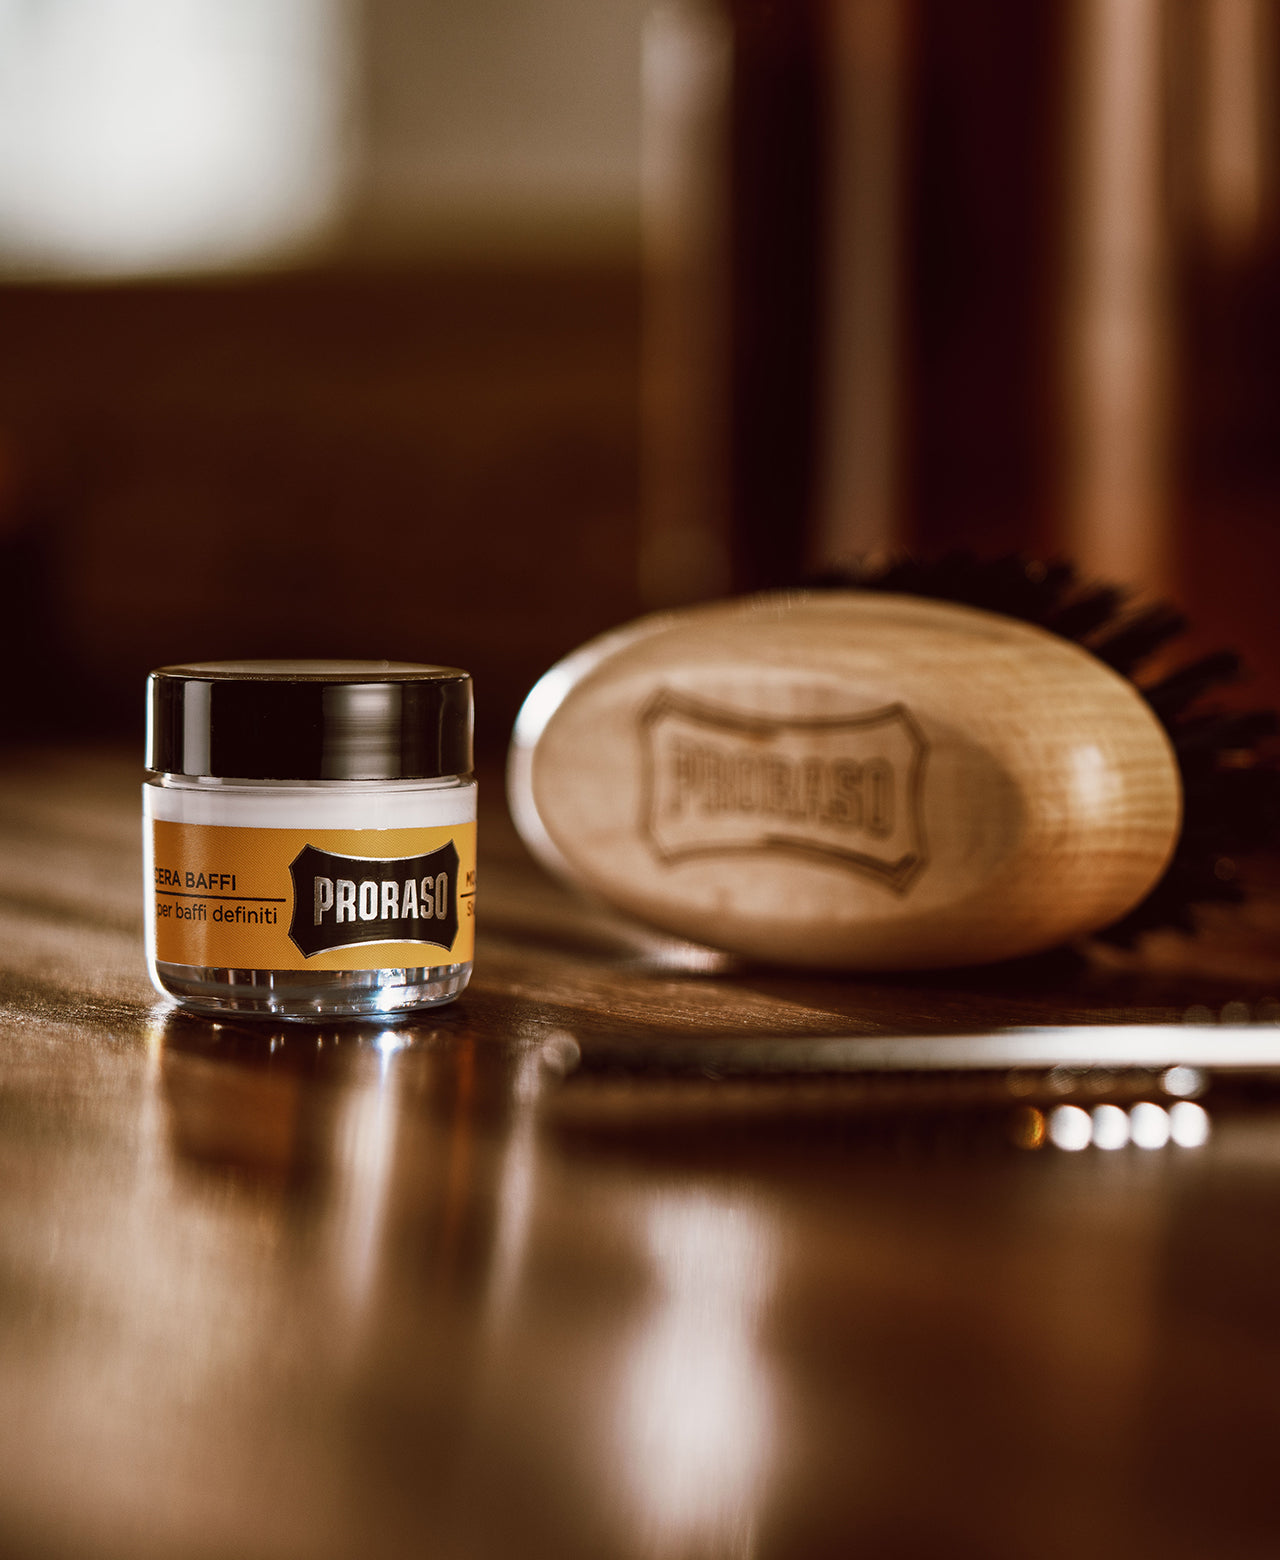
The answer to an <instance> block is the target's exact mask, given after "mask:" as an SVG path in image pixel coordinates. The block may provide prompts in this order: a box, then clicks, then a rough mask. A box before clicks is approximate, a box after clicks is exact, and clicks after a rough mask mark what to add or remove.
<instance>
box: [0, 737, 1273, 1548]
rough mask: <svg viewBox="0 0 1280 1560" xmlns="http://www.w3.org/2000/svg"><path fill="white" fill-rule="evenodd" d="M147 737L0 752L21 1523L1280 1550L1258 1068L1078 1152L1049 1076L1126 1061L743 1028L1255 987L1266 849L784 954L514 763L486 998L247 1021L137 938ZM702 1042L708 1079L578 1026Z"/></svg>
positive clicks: (248, 1533)
mask: <svg viewBox="0 0 1280 1560" xmlns="http://www.w3.org/2000/svg"><path fill="white" fill-rule="evenodd" d="M139 780H140V774H139V773H138V771H137V769H136V767H135V766H134V764H133V763H132V761H131V760H130V759H129V758H128V757H127V756H125V757H120V756H116V755H111V754H103V753H69V752H57V753H30V754H24V755H10V756H8V757H7V758H6V759H5V760H4V761H3V763H2V764H0V1318H2V1325H0V1404H3V1413H0V1553H3V1554H4V1555H6V1556H10V1555H12V1556H22V1557H25V1556H33V1557H64V1556H65V1557H72V1556H74V1557H77V1560H82V1557H90V1560H115V1557H125V1556H128V1557H142V1560H145V1557H150V1556H157V1557H159V1556H165V1557H171V1556H192V1557H200V1560H204V1557H215V1556H231V1555H235V1556H239V1557H258V1556H261V1557H264V1560H265V1557H282V1556H299V1557H302V1556H306V1557H322V1560H323V1557H328V1556H334V1557H339V1556H351V1555H362V1556H366V1555H367V1556H388V1557H394V1556H400V1555H415V1556H417V1555H423V1554H431V1555H441V1556H490V1555H494V1556H497V1555H502V1556H506V1555H548V1556H557V1557H561V1556H563V1557H576V1556H583V1557H588V1556H589V1557H610V1556H618V1557H631V1556H637V1557H639V1556H715V1557H720V1556H759V1557H771V1556H779V1557H794V1556H809V1555H814V1556H826V1555H845V1554H866V1555H869V1556H875V1557H877V1560H882V1557H883V1560H895V1557H903V1560H908V1557H912V1560H913V1557H916V1556H924V1557H929V1556H938V1557H946V1560H955V1557H968V1556H974V1557H984V1560H986V1557H996V1560H1004V1557H1008V1560H1022V1557H1024V1556H1028V1555H1032V1554H1034V1555H1043V1556H1050V1557H1062V1560H1066V1557H1068V1556H1075V1555H1077V1554H1079V1553H1081V1552H1085V1553H1091V1554H1094V1555H1102V1556H1111V1555H1115V1556H1119V1555H1122V1554H1123V1555H1144V1556H1145V1555H1153V1556H1154V1555H1171V1556H1177V1557H1183V1556H1185V1557H1187V1560H1193V1557H1194V1560H1202V1557H1203V1556H1206V1555H1213V1556H1215V1557H1222V1556H1241V1557H1245V1556H1248V1557H1254V1556H1262V1555H1267V1554H1270V1553H1272V1552H1274V1548H1275V1531H1276V1521H1277V1516H1278V1515H1280V1513H1278V1512H1277V1504H1278V1503H1277V1498H1276V1496H1275V1495H1274V1493H1273V1488H1274V1481H1273V1478H1272V1474H1271V1462H1272V1460H1273V1458H1272V1451H1273V1448H1274V1446H1275V1443H1276V1436H1277V1432H1278V1431H1280V1323H1278V1322H1277V1316H1280V1259H1278V1258H1277V1256H1276V1254H1275V1247H1274V1242H1273V1241H1272V1239H1271V1235H1272V1231H1273V1228H1274V1227H1275V1225H1276V1221H1277V1216H1280V1113H1278V1112H1277V1110H1276V1099H1277V1096H1276V1094H1275V1092H1274V1090H1273V1089H1272V1087H1271V1084H1270V1080H1269V1079H1268V1078H1267V1077H1266V1076H1265V1075H1259V1076H1255V1077H1253V1078H1251V1079H1249V1080H1247V1081H1242V1082H1236V1083H1231V1082H1229V1081H1228V1082H1224V1083H1222V1084H1221V1085H1219V1083H1218V1082H1216V1081H1213V1080H1210V1081H1209V1085H1208V1088H1207V1092H1205V1093H1203V1094H1202V1095H1201V1096H1200V1099H1199V1105H1200V1107H1201V1108H1202V1109H1203V1110H1205V1111H1207V1113H1208V1122H1209V1124H1210V1127H1211V1131H1210V1135H1209V1137H1208V1141H1207V1142H1206V1143H1204V1145H1203V1146H1200V1147H1191V1146H1179V1145H1178V1144H1177V1143H1176V1142H1170V1143H1169V1144H1167V1145H1166V1146H1165V1147H1163V1148H1159V1149H1149V1150H1144V1149H1142V1148H1140V1147H1137V1146H1133V1145H1131V1146H1129V1147H1126V1148H1122V1149H1120V1150H1118V1151H1114V1152H1107V1151H1105V1150H1103V1149H1100V1148H1096V1147H1090V1148H1086V1149H1084V1150H1082V1151H1080V1152H1065V1151H1062V1150H1059V1149H1057V1148H1055V1147H1054V1146H1053V1143H1052V1141H1051V1140H1050V1139H1047V1138H1045V1137H1044V1135H1043V1134H1041V1137H1040V1138H1039V1139H1038V1140H1037V1138H1036V1136H1035V1134H1034V1133H1029V1132H1028V1122H1029V1121H1030V1120H1032V1119H1033V1118H1034V1117H1035V1115H1036V1114H1037V1113H1038V1115H1039V1119H1040V1121H1041V1123H1042V1124H1043V1123H1044V1122H1045V1121H1047V1120H1049V1119H1050V1118H1051V1116H1052V1112H1053V1110H1054V1109H1056V1108H1058V1107H1057V1106H1055V1103H1054V1101H1055V1098H1056V1099H1058V1100H1060V1101H1070V1102H1071V1103H1070V1105H1069V1108H1070V1109H1075V1110H1083V1109H1084V1108H1085V1107H1090V1106H1091V1104H1092V1103H1103V1104H1106V1103H1109V1102H1110V1101H1111V1100H1112V1094H1111V1093H1109V1092H1108V1088H1111V1089H1114V1090H1118V1091H1120V1093H1121V1094H1122V1092H1123V1091H1122V1090H1121V1085H1122V1084H1126V1080H1122V1079H1113V1080H1110V1082H1109V1083H1108V1080H1105V1079H1101V1080H1100V1079H1097V1078H1094V1079H1085V1078H1079V1077H1076V1078H1072V1077H1066V1078H1057V1079H1054V1078H1052V1077H1049V1076H1045V1077H1037V1078H1033V1079H1030V1080H1027V1079H1021V1080H1012V1079H1010V1078H1007V1077H1004V1076H992V1077H987V1078H985V1079H981V1080H978V1081H977V1082H974V1081H972V1080H971V1081H970V1082H968V1083H964V1082H963V1080H960V1079H958V1078H956V1077H953V1076H950V1075H947V1074H945V1073H944V1074H938V1075H936V1076H932V1077H923V1078H918V1079H915V1080H911V1079H904V1078H901V1077H896V1078H887V1079H884V1080H881V1081H880V1082H878V1083H877V1082H875V1081H874V1080H867V1079H865V1078H864V1079H858V1078H856V1077H841V1078H825V1079H824V1078H821V1077H819V1078H814V1077H805V1078H794V1079H792V1078H786V1077H773V1078H767V1079H766V1078H751V1077H745V1078H744V1077H734V1078H719V1077H716V1076H714V1074H715V1072H716V1068H715V1066H714V1056H713V1053H714V1049H715V1046H716V1045H717V1043H720V1042H722V1043H725V1044H727V1043H729V1042H730V1041H742V1040H744V1039H749V1038H752V1037H754V1038H757V1039H770V1038H771V1039H775V1040H776V1041H777V1042H778V1043H779V1044H783V1043H786V1042H787V1040H788V1039H789V1038H790V1039H793V1040H799V1039H803V1038H805V1037H809V1038H812V1037H816V1036H824V1035H826V1036H833V1035H841V1034H882V1035H893V1034H908V1033H917V1032H930V1033H935V1034H948V1033H952V1032H955V1033H956V1034H957V1035H962V1034H963V1033H965V1032H970V1031H974V1030H979V1029H984V1028H987V1027H990V1026H999V1025H1006V1024H1033V1023H1082V1024H1097V1023H1112V1022H1138V1023H1147V1024H1168V1023H1176V1022H1181V1021H1182V1020H1183V1018H1184V1017H1185V1015H1186V1014H1187V1012H1188V1010H1189V1009H1190V1010H1192V1013H1193V1016H1196V1017H1200V1018H1202V1019H1212V1018H1215V1017H1217V1016H1218V1015H1219V1014H1221V1013H1222V1011H1223V1008H1224V1005H1226V1004H1235V1006H1234V1007H1232V1008H1230V1010H1229V1015H1228V1016H1230V1017H1234V1018H1236V1019H1244V1020H1250V1021H1255V1022H1264V1023H1268V1022H1271V1020H1272V1017H1273V1014H1274V1011H1275V1009H1274V1004H1273V1002H1272V999H1273V998H1274V996H1275V993H1276V990H1277V989H1278V987H1280V935H1278V934H1277V929H1278V925H1280V916H1277V912H1276V900H1275V897H1274V895H1273V894H1271V895H1270V896H1269V894H1268V892H1267V891H1266V889H1265V885H1264V891H1263V893H1262V894H1261V896H1260V897H1259V898H1257V899H1256V900H1255V902H1254V904H1253V905H1252V907H1250V909H1249V910H1247V911H1246V912H1232V913H1228V912H1226V911H1221V912H1218V913H1217V914H1216V916H1215V917H1214V918H1213V919H1212V922H1211V924H1210V925H1209V926H1208V927H1207V929H1206V933H1205V936H1204V937H1203V938H1202V940H1201V941H1200V942H1199V943H1197V944H1195V945H1188V944H1186V943H1184V942H1179V941H1177V940H1174V939H1169V940H1166V941H1164V942H1161V943H1157V944H1156V945H1155V946H1154V947H1150V948H1148V949H1147V950H1145V951H1144V953H1143V954H1142V956H1141V957H1135V958H1131V959H1128V960H1127V961H1119V960H1115V959H1113V960H1111V961H1110V962H1109V963H1104V962H1099V961H1098V960H1096V959H1084V958H1081V957H1080V956H1078V955H1076V954H1072V953H1062V954H1055V955H1050V956H1046V957H1044V958H1042V959H1038V960H1034V961H1026V962H1023V963H1021V964H1017V965H1007V966H1003V967H993V968H988V969H983V970H974V971H969V972H952V973H950V974H947V975H924V976H901V977H895V978H892V979H888V980H877V981H869V980H859V979H836V978H809V977H804V978H799V977H795V976H790V975H785V974H779V973H776V972H770V971H766V970H763V969H757V968H750V967H748V966H745V965H735V964H732V963H730V962H729V961H727V960H723V959H720V958H717V957H715V956H707V955H705V954H701V953H699V952H697V951H696V950H691V949H688V948H686V947H684V946H682V945H679V944H676V943H671V942H661V941H658V940H656V939H653V938H651V937H649V936H648V934H645V933H642V932H638V931H635V930H633V929H632V928H631V927H630V926H629V925H627V924H626V923H624V922H622V921H621V920H617V919H615V918H613V917H612V916H611V915H610V914H608V913H607V912H604V911H601V910H599V909H598V908H595V907H591V906H587V905H585V904H584V903H582V902H579V901H578V900H576V899H574V898H573V897H571V896H570V895H569V894H568V892H567V891H565V890H563V889H561V888H560V887H558V886H557V885H555V884H554V883H552V882H551V881H550V880H549V879H547V878H545V877H544V876H542V875H541V873H540V872H539V871H538V869H537V868H535V867H534V866H533V864H532V863H531V862H530V861H529V860H528V859H527V857H526V856H525V855H524V853H523V851H522V849H521V847H520V845H519V843H518V841H517V840H516V839H515V836H514V834H513V832H512V831H511V829H510V825H509V824H508V823H507V821H506V819H505V815H504V814H503V811H502V808H501V803H500V785H499V784H498V783H497V782H496V778H495V779H485V780H483V781H482V794H483V797H484V802H483V806H484V812H483V813H482V824H481V841H482V844H481V850H482V855H481V894H482V903H481V912H480V947H479V952H478V959H477V968H476V976H475V980H474V983H473V986H472V988H471V989H470V991H469V992H468V993H467V994H466V996H465V997H464V998H463V999H462V1000H461V1001H459V1002H458V1003H457V1004H456V1005H455V1006H454V1007H452V1008H450V1009H445V1010H441V1011H440V1012H438V1013H436V1014H434V1015H432V1016H430V1017H429V1018H427V1019H425V1020H424V1021H422V1022H421V1023H419V1024H414V1025H407V1026H403V1027H400V1028H396V1029H392V1030H378V1029H376V1028H371V1027H367V1026H328V1027H312V1026H289V1027H286V1026H279V1027H273V1026H272V1025H270V1024H267V1025H265V1026H264V1025H254V1026H251V1025H247V1024H244V1025H224V1026H221V1027H219V1026H217V1025H215V1024H213V1023H210V1022H207V1021H205V1020H202V1019H197V1018H193V1017H187V1016H184V1015H182V1014H181V1013H180V1012H179V1011H178V1010H176V1009H173V1008H171V1007H169V1006H168V1005H167V1004H165V1003H163V1002H162V1001H161V1000H160V999H159V998H158V997H156V996H155V995H154V994H153V993H152V992H151V991H150V988H149V986H148V985H147V983H146V979H145V975H144V973H143V968H142V953H141V923H142V916H141V881H140V876H141V873H140V847H139V837H140V826H139V807H138V782H139ZM692 1038H699V1039H701V1040H703V1041H705V1042H706V1044H707V1046H708V1047H709V1052H708V1055H709V1057H711V1058H712V1061H711V1064H710V1065H709V1066H708V1068H707V1069H706V1073H707V1076H701V1077H699V1076H691V1077H689V1076H686V1077H674V1076H670V1077H669V1076H662V1075H661V1073H660V1071H657V1072H654V1073H653V1074H652V1075H650V1074H649V1073H647V1072H645V1071H643V1070H639V1071H636V1070H632V1071H628V1070H626V1069H625V1068H623V1069H618V1068H616V1067H614V1068H611V1067H604V1068H593V1067H591V1066H584V1067H582V1068H580V1069H578V1070H577V1071H575V1072H570V1073H568V1074H567V1075H566V1074H565V1073H564V1069H563V1067H561V1066H560V1065H559V1063H558V1061H557V1058H563V1057H564V1056H565V1055H568V1054H570V1053H571V1052H572V1051H573V1050H574V1049H575V1048H576V1051H577V1052H578V1053H580V1054H581V1055H582V1056H583V1058H584V1060H587V1061H590V1060H591V1058H592V1056H593V1054H595V1055H596V1056H597V1058H598V1056H599V1055H600V1054H604V1053H606V1052H607V1051H608V1049H609V1047H617V1046H618V1045H620V1044H622V1043H624V1042H625V1044H626V1045H631V1046H634V1045H635V1044H636V1043H637V1042H638V1041H643V1042H644V1045H645V1050H646V1054H649V1055H652V1054H657V1053H660V1052H661V1049H662V1046H663V1043H664V1039H665V1040H667V1041H669V1042H670V1043H673V1044H674V1043H676V1042H680V1043H682V1044H687V1043H688V1042H689V1041H690V1040H691V1039H692ZM593 1048H594V1052H593ZM1138 1082H1139V1083H1140V1082H1141V1080H1139V1081H1138ZM1011 1084H1015V1085H1016V1089H1014V1088H1011V1086H1010V1085H1011ZM1127 1085H1132V1086H1134V1087H1137V1085H1135V1083H1134V1080H1133V1079H1128V1080H1127ZM1155 1086H1156V1080H1154V1079H1153V1080H1151V1088H1152V1089H1153V1090H1154V1089H1155ZM1091 1089H1092V1090H1093V1091H1094V1093H1093V1095H1092V1096H1091V1095H1090V1094H1089V1090H1091ZM1019 1090H1020V1091H1021V1092H1017V1091H1019ZM1055 1090H1058V1091H1060V1092H1059V1093H1058V1094H1056V1095H1055V1093H1054V1091H1055ZM1141 1092H1142V1091H1141V1088H1138V1093H1139V1094H1141ZM1117 1097H1118V1098H1119V1097H1120V1094H1118V1095H1117ZM1130 1099H1131V1096H1125V1097H1124V1098H1123V1099H1122V1104H1124V1105H1126V1106H1127V1105H1128V1104H1129V1103H1130ZM1145 1102H1146V1103H1154V1102H1155V1095H1154V1094H1152V1095H1151V1097H1150V1098H1149V1099H1146V1101H1145ZM1166 1103H1167V1102H1166ZM1117 1108H1119V1107H1117ZM1037 1141H1039V1142H1040V1143H1041V1146H1040V1147H1039V1148H1035V1147H1034V1144H1035V1143H1036V1142H1037Z"/></svg>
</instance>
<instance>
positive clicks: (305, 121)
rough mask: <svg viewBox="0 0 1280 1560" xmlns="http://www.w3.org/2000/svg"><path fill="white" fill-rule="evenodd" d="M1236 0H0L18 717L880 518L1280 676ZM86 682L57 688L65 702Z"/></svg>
mask: <svg viewBox="0 0 1280 1560" xmlns="http://www.w3.org/2000/svg"><path fill="white" fill-rule="evenodd" d="M1278 83H1280V14H1278V13H1277V11H1276V9H1275V7H1274V6H1273V5H1272V4H1271V3H1270V0H1177V3H1175V0H1163V3H1162V0H1044V3H1042V4H1038V5H1034V6H1029V5H1026V4H1025V3H1024V0H967V3H966V4H964V5H956V4H954V3H953V0H787V3H783V0H776V3H775V0H669V3H663V4H657V5H655V4H653V3H651V0H608V3H607V4H605V5H600V4H598V3H595V0H471V3H470V4H468V5H466V6H456V5H455V6H445V5H443V4H440V3H434V0H432V3H423V0H0V589H2V590H3V611H2V613H0V647H2V648H3V650H4V652H5V654H6V664H7V667H8V670H9V676H8V677H7V678H6V685H5V688H4V692H3V694H0V742H3V741H7V740H14V739H26V738H30V737H39V736H44V735H49V734H58V735H65V736H75V735H78V734H92V735H97V736H110V737H118V738H120V739H121V740H135V739H136V738H137V737H138V735H139V734H140V729H141V702H142V701H141V691H142V681H143V678H144V677H145V674H146V672H147V671H148V669H149V668H150V667H152V666H155V665H159V664H162V663H164V662H169V661H174V660H182V659H191V658H213V657H229V656H246V655H361V656H384V655H385V656H391V657H403V658H410V659H421V660H435V661H444V662H449V663H453V664H458V665H463V666H466V667H468V668H470V669H471V670H472V671H473V672H474V673H475V674H476V678H477V689H478V720H479V736H480V741H481V746H482V748H484V749H486V750H487V751H488V752H490V753H497V752H499V751H500V750H501V748H502V746H503V745H504V743H505V741H506V737H507V733H508V730H509V726H510V721H511V719H512V718H513V716H514V714H515V711H516V708H517V706H518V703H519V700H520V698H521V696H522V694H523V693H524V691H525V690H526V689H527V688H528V686H529V685H530V683H531V682H532V681H533V680H534V679H535V678H536V677H537V676H538V675H539V674H540V673H541V672H542V671H543V670H545V668H546V667H547V665H549V664H550V662H551V661H553V660H554V659H555V658H556V657H557V656H559V655H561V654H563V653H564V652H565V651H567V650H569V649H571V648H572V647H573V646H574V645H576V644H578V643H579V642H580V641H581V640H583V639H584V638H586V637H588V636H589V635H591V634H593V633H596V632H598V631H600V630H601V629H604V628H606V627H609V626H610V625H612V624H614V623H617V622H620V621H622V620H625V619H626V618H628V617H631V616H633V615H635V614H636V613H637V612H639V611H641V610H644V609H647V608H650V607H655V606H662V605H668V604H672V603H677V602H682V601H688V600H694V599H698V598H701V597H704V596H710V595H716V594H720V593H723V592H725V591H728V590H735V589H750V588H756V587H759V586H766V585H771V584H781V583H787V582H789V581H791V580H793V579H795V578H797V577H799V576H800V575H802V574H803V573H804V572H805V571H807V570H812V569H814V568H816V567H822V566H824V565H827V564H829V563H831V562H833V561H837V560H839V559H842V558H848V557H851V556H856V555H862V554H866V553H869V552H875V551H877V550H880V549H884V548H892V547H904V546H905V547H911V548H915V549H918V550H920V551H922V552H926V553H930V554H932V553H936V552H940V551H944V550H947V549H950V548H953V547H967V548H973V549H975V550H977V551H979V552H981V553H988V554H997V553H1001V552H1005V551H1009V550H1013V549H1017V550H1023V551H1026V552H1029V553H1033V554H1037V555H1043V556H1047V557H1068V558H1071V559H1074V560H1075V561H1076V562H1077V563H1078V564H1079V565H1080V566H1081V567H1082V568H1083V569H1084V570H1085V571H1086V572H1087V573H1090V574H1095V575H1101V576H1104V577H1110V578H1113V579H1116V580H1118V581H1121V582H1126V583H1129V584H1132V585H1133V586H1135V587H1136V588H1138V589H1139V590H1142V591H1146V592H1156V593H1162V594H1166V595H1169V596H1171V597H1172V598H1174V599H1175V600H1176V601H1178V602H1179V603H1180V604H1181V605H1182V606H1184V608H1185V609H1186V610H1187V612H1188V614H1189V615H1190V616H1191V618H1192V620H1193V623H1194V625H1195V634H1194V636H1193V639H1194V644H1193V645H1192V646H1190V647H1189V648H1196V647H1200V646H1201V645H1213V644H1217V643H1226V644H1230V645H1233V646H1235V647H1236V648H1238V649H1240V650H1241V651H1243V653H1244V654H1245V655H1246V657H1247V658H1248V660H1249V662H1250V663H1251V664H1252V666H1253V667H1254V669H1255V673H1256V678H1255V682H1254V685H1253V686H1252V687H1251V689H1250V690H1249V692H1250V697H1251V698H1254V699H1265V700H1272V701H1275V700H1280V636H1278V635H1277V632H1276V630H1275V627H1274V622H1275V612H1274V609H1273V594H1274V586H1273V583H1272V582H1273V580H1274V579H1275V578H1276V571H1277V568H1278V567H1280V524H1278V523H1277V517H1278V515H1280V393H1278V392H1277V383H1278V382H1280V376H1278V372H1277V371H1278V370H1280V269H1278V268H1277V260H1278V259H1280V168H1278V167H1277V163H1278V161H1280V159H1278V157H1277V148H1278V147H1280V133H1278V132H1280V126H1278V125H1277V123H1276V115H1277V112H1278V110H1277V84H1278ZM68 691H70V693H71V694H72V695H74V697H73V698H71V699H69V698H68V697H67V693H68Z"/></svg>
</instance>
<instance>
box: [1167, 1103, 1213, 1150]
mask: <svg viewBox="0 0 1280 1560" xmlns="http://www.w3.org/2000/svg"><path fill="white" fill-rule="evenodd" d="M1209 1130H1210V1129H1209V1112H1208V1111H1207V1110H1205V1108H1204V1106H1203V1105H1197V1104H1196V1103H1195V1102H1194V1101H1193V1100H1179V1101H1178V1103H1177V1104H1176V1105H1171V1106H1170V1107H1169V1135H1170V1137H1172V1139H1173V1141H1174V1142H1175V1143H1176V1144H1177V1145H1178V1147H1179V1148H1203V1147H1204V1145H1205V1144H1206V1143H1207V1142H1208V1141H1209Z"/></svg>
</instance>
